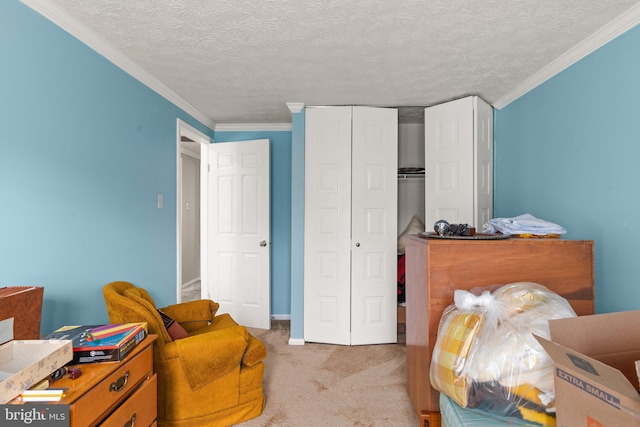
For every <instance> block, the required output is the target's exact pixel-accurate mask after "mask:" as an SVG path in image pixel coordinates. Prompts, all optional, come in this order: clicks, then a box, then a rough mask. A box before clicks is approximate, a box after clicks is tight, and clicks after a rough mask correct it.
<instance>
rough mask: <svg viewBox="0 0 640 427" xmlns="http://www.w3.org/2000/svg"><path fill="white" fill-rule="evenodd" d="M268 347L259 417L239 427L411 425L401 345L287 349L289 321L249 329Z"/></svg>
mask: <svg viewBox="0 0 640 427" xmlns="http://www.w3.org/2000/svg"><path fill="white" fill-rule="evenodd" d="M250 331H251V333H252V334H253V335H254V336H255V337H257V338H259V339H261V340H262V341H263V342H264V343H265V345H266V346H267V352H268V355H267V359H266V360H265V376H264V392H265V397H266V405H265V409H264V411H263V413H262V415H261V416H260V417H258V418H255V419H253V420H250V421H246V422H244V423H241V424H238V426H241V427H256V426H260V427H308V426H331V427H341V426H359V427H364V426H368V427H377V426H380V427H396V426H397V427H411V426H417V425H418V418H417V417H416V415H415V414H414V412H413V408H412V406H411V402H410V401H409V396H408V394H407V391H406V386H405V384H406V377H405V346H404V344H384V345H367V346H351V347H350V346H338V345H329V344H314V343H307V344H305V345H303V346H290V345H288V341H289V322H288V321H282V320H279V321H273V322H272V328H271V330H268V331H267V330H264V329H250Z"/></svg>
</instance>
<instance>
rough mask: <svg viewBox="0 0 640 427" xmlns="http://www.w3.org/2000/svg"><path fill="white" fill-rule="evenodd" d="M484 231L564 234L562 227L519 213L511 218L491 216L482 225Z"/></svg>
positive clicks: (540, 234) (539, 234)
mask: <svg viewBox="0 0 640 427" xmlns="http://www.w3.org/2000/svg"><path fill="white" fill-rule="evenodd" d="M484 231H485V233H496V232H500V233H502V234H509V235H511V234H535V235H538V236H542V235H545V234H565V233H566V232H567V230H565V229H564V227H562V226H560V225H558V224H554V223H553V222H549V221H545V220H543V219H538V218H536V217H534V216H533V215H530V214H524V215H519V216H516V217H513V218H493V219H490V220H489V222H487V223H486V224H485V225H484Z"/></svg>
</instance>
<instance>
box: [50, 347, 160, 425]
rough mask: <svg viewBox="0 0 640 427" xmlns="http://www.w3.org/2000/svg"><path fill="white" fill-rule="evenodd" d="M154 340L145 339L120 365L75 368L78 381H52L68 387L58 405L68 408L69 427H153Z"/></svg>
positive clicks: (154, 414) (64, 379) (54, 385)
mask: <svg viewBox="0 0 640 427" xmlns="http://www.w3.org/2000/svg"><path fill="white" fill-rule="evenodd" d="M155 339H156V335H149V336H147V337H146V338H145V339H144V340H143V341H142V342H141V343H140V344H138V346H137V347H136V348H135V349H134V350H133V351H131V353H129V354H128V355H127V356H126V357H125V358H124V360H122V361H120V362H104V363H87V364H80V365H75V366H74V367H77V368H80V369H81V370H82V375H81V376H80V377H79V378H77V379H75V380H72V379H70V378H68V376H65V377H63V378H61V379H59V380H56V381H52V382H51V387H63V388H67V390H66V392H65V394H64V397H63V398H62V400H61V401H60V403H66V404H68V405H70V407H69V413H70V418H71V420H70V427H91V426H96V425H101V426H113V427H116V426H117V427H123V426H133V425H134V424H135V425H136V426H145V427H146V426H155V425H156V414H157V404H158V403H157V397H156V396H157V386H156V383H157V381H156V374H154V373H153V347H152V344H153V341H155Z"/></svg>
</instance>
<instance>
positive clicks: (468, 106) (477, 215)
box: [424, 96, 493, 230]
mask: <svg viewBox="0 0 640 427" xmlns="http://www.w3.org/2000/svg"><path fill="white" fill-rule="evenodd" d="M424 113H425V114H424V118H425V122H424V141H425V149H424V155H425V174H426V177H425V221H424V223H425V225H426V226H427V229H431V227H433V224H434V223H435V222H436V221H438V220H440V219H444V220H446V221H449V222H450V223H452V224H469V225H470V226H472V227H476V228H477V229H478V230H481V229H482V226H483V225H484V224H486V223H487V221H489V220H490V219H491V218H492V217H493V216H492V206H493V178H492V175H493V109H492V108H491V106H490V105H489V104H487V103H486V102H484V101H483V100H482V99H480V98H479V97H477V96H468V97H466V98H461V99H457V100H455V101H451V102H446V103H443V104H439V105H435V106H433V107H429V108H426V109H425V112H424Z"/></svg>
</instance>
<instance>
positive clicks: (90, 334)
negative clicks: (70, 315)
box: [45, 323, 147, 364]
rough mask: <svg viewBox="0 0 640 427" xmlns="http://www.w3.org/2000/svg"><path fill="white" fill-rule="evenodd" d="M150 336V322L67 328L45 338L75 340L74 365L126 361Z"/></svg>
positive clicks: (72, 362)
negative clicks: (126, 357) (148, 330)
mask: <svg viewBox="0 0 640 427" xmlns="http://www.w3.org/2000/svg"><path fill="white" fill-rule="evenodd" d="M146 336H147V324H146V323H125V324H109V325H93V326H64V327H62V328H60V329H57V330H56V331H54V332H52V333H51V334H49V335H47V336H46V337H45V339H48V340H71V341H72V342H73V360H72V361H71V362H70V364H79V363H96V362H116V361H120V360H122V359H124V357H125V356H126V355H127V354H129V353H130V352H131V350H133V349H134V348H135V347H136V346H137V345H138V344H139V343H140V342H141V341H142V340H143V339H144V338H145V337H146Z"/></svg>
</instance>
